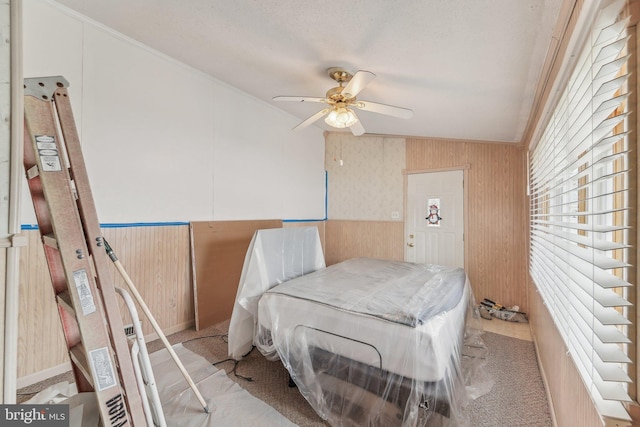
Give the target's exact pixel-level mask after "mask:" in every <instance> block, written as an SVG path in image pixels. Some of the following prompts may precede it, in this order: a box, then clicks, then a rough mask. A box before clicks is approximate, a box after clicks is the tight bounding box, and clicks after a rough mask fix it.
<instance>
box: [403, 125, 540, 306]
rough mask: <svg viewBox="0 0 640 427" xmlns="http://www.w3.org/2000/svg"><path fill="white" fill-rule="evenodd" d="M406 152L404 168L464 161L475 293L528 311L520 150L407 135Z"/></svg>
mask: <svg viewBox="0 0 640 427" xmlns="http://www.w3.org/2000/svg"><path fill="white" fill-rule="evenodd" d="M406 153H407V172H417V171H429V170H438V169H444V168H454V167H463V166H465V165H468V167H469V169H468V177H469V179H468V182H465V186H468V187H467V192H468V200H469V204H468V206H466V207H465V209H466V218H467V220H468V224H467V230H468V233H467V234H468V235H467V236H465V245H466V253H467V254H468V260H467V273H468V274H469V278H470V281H471V285H472V287H473V291H474V294H475V297H476V299H479V300H482V299H483V298H491V299H493V300H494V301H498V302H500V303H502V304H504V305H509V306H511V305H518V306H520V308H521V309H522V310H524V311H527V308H528V303H527V292H526V286H525V284H526V277H527V276H526V271H527V270H526V269H527V264H526V260H527V233H528V223H527V210H526V208H527V205H526V193H525V192H526V181H525V177H526V175H525V170H526V168H525V154H524V150H523V149H522V148H521V147H519V146H514V145H507V144H497V143H481V142H477V141H458V140H442V139H428V138H409V139H407V147H406ZM400 248H402V245H400Z"/></svg>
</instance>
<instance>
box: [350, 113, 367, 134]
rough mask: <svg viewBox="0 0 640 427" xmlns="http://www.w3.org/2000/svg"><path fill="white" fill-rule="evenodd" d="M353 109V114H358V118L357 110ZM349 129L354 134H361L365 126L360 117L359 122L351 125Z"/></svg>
mask: <svg viewBox="0 0 640 427" xmlns="http://www.w3.org/2000/svg"><path fill="white" fill-rule="evenodd" d="M351 111H352V112H353V115H354V116H356V118H358V116H357V115H356V113H355V111H353V110H351ZM349 130H351V133H352V134H354V135H355V136H360V135H362V134H364V126H362V122H361V121H360V118H358V121H357V122H355V123H354V124H352V125H351V126H349Z"/></svg>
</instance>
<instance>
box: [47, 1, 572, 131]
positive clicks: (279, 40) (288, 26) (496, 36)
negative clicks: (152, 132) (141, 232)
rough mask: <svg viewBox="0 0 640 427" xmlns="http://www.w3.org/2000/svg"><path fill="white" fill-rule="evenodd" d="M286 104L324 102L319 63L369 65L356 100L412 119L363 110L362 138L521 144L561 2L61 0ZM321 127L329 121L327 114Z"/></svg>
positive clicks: (300, 109)
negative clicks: (402, 111)
mask: <svg viewBox="0 0 640 427" xmlns="http://www.w3.org/2000/svg"><path fill="white" fill-rule="evenodd" d="M57 3H60V4H62V5H65V6H67V7H69V8H71V9H74V10H76V11H77V12H79V13H81V14H83V15H86V16H88V17H89V18H91V19H93V20H95V21H98V22H100V23H102V24H104V25H106V26H108V27H111V28H113V29H115V30H116V31H118V32H120V33H122V34H124V35H126V36H129V37H131V38H133V39H135V40H137V41H139V42H141V43H143V44H146V45H148V46H150V47H152V48H154V49H156V50H158V51H161V52H163V53H165V54H167V55H169V56H171V57H173V58H175V59H177V60H179V61H181V62H184V63H186V64H189V65H191V66H193V67H195V68H197V69H199V70H201V71H203V72H205V73H207V74H210V75H211V76H213V77H215V78H217V79H219V80H221V81H224V82H226V83H228V84H230V85H232V86H235V87H237V88H238V89H240V90H242V91H244V92H246V93H248V94H250V95H252V96H254V97H256V98H258V99H261V100H263V101H264V102H267V103H270V104H272V105H274V106H275V107H276V108H280V109H283V110H285V111H287V112H289V113H291V114H293V115H295V116H297V117H299V118H300V121H302V120H304V119H306V118H307V117H309V116H311V115H312V114H314V113H315V112H317V111H318V110H319V109H321V108H322V104H310V103H305V104H302V103H295V102H294V103H283V102H274V101H272V98H273V97H274V96H277V95H295V96H314V97H324V95H325V92H326V91H327V90H328V89H330V88H331V87H334V86H336V84H335V82H334V81H333V80H331V79H330V78H329V77H328V75H327V73H326V69H327V68H329V67H334V66H341V67H345V68H347V69H348V70H351V71H354V72H355V71H357V70H361V69H362V70H368V71H371V72H373V73H375V74H376V76H377V77H376V78H375V79H374V80H373V81H372V82H371V83H370V84H369V85H368V86H367V87H366V88H365V89H364V90H363V91H362V92H361V93H360V94H359V96H358V99H361V100H368V101H375V102H381V103H385V104H391V105H397V106H401V107H405V108H410V109H412V110H413V111H414V116H413V118H411V119H408V120H404V119H397V118H392V117H386V116H381V115H379V114H375V113H371V112H363V111H359V112H358V115H359V116H360V119H361V121H362V124H363V125H364V127H365V129H366V131H367V132H368V133H373V134H389V135H407V136H428V137H443V138H457V139H473V140H489V141H506V142H519V141H520V140H521V139H522V136H523V132H524V131H525V128H526V126H527V123H528V120H529V116H530V113H531V108H532V105H533V102H534V96H535V94H536V88H537V85H538V83H539V79H540V75H541V70H542V65H543V63H544V60H545V57H546V55H547V51H548V50H549V46H550V44H551V42H552V36H553V31H554V29H555V27H556V21H557V19H558V18H557V17H558V12H559V10H560V6H561V3H562V0H395V1H391V0H351V1H344V0H340V1H337V0H323V1H317V0H314V1H311V0H233V1H218V0H189V1H179V0H136V1H131V0H109V1H104V0H57ZM316 125H317V126H325V125H324V122H323V121H322V120H320V121H318V122H317V123H316Z"/></svg>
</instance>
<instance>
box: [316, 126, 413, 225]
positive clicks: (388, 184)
mask: <svg viewBox="0 0 640 427" xmlns="http://www.w3.org/2000/svg"><path fill="white" fill-rule="evenodd" d="M325 153H326V154H325V168H326V169H327V174H328V181H329V183H328V187H329V191H328V216H329V219H340V220H366V221H402V220H403V218H404V214H403V207H404V202H403V197H404V196H403V194H404V177H403V174H402V172H403V170H404V169H405V166H406V158H405V139H404V138H387V137H382V136H359V137H355V136H353V135H351V134H350V133H334V132H330V133H327V134H326V136H325ZM394 214H397V218H396V217H395V216H394Z"/></svg>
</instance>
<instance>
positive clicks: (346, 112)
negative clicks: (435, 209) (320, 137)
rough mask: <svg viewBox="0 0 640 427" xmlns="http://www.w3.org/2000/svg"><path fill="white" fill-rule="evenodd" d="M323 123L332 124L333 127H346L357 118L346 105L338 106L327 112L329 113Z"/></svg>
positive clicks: (354, 122) (352, 123)
mask: <svg viewBox="0 0 640 427" xmlns="http://www.w3.org/2000/svg"><path fill="white" fill-rule="evenodd" d="M324 121H325V123H327V124H328V125H329V126H333V127H334V128H339V129H342V128H348V127H349V126H352V125H354V124H356V122H357V121H358V118H357V117H356V115H355V113H354V112H353V111H351V110H350V109H348V108H346V107H338V108H335V109H333V110H331V112H330V113H329V115H328V116H327V117H326V118H325V119H324Z"/></svg>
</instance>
